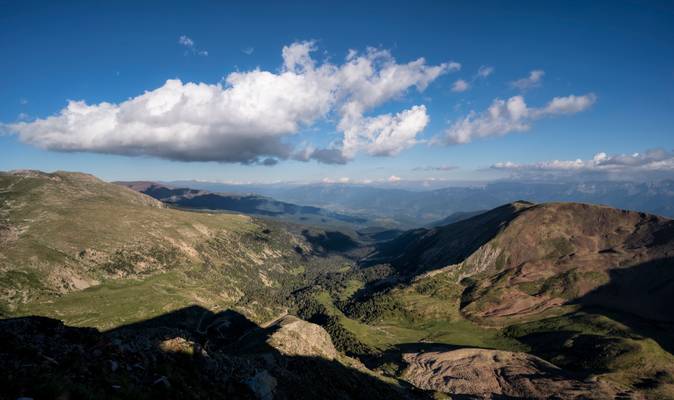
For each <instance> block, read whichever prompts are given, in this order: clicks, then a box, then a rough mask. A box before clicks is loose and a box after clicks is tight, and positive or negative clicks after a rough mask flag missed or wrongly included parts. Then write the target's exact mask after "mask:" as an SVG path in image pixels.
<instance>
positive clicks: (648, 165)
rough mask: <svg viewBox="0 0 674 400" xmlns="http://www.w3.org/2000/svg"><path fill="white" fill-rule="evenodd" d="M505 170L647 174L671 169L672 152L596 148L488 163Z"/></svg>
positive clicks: (520, 172)
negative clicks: (568, 156)
mask: <svg viewBox="0 0 674 400" xmlns="http://www.w3.org/2000/svg"><path fill="white" fill-rule="evenodd" d="M490 168H491V169H494V170H500V171H507V172H511V173H513V174H515V175H516V176H526V177H536V176H547V175H550V174H553V175H564V176H579V175H608V176H620V177H623V178H624V177H629V176H641V177H642V178H643V177H645V176H647V175H649V174H662V173H667V174H669V175H671V174H672V173H674V152H672V151H667V150H664V149H651V150H647V151H645V152H643V153H632V154H613V155H609V154H607V153H605V152H600V153H597V154H595V155H594V157H592V158H591V159H587V160H583V159H580V158H578V159H575V160H550V161H541V162H536V163H529V164H527V163H515V162H510V161H506V162H499V163H496V164H494V165H492V166H491V167H490Z"/></svg>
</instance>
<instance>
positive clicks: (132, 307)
mask: <svg viewBox="0 0 674 400" xmlns="http://www.w3.org/2000/svg"><path fill="white" fill-rule="evenodd" d="M0 210H1V211H0V226H1V227H2V228H1V229H0V232H2V233H1V236H0V242H1V243H2V246H1V247H0V305H1V306H2V310H3V313H5V314H8V315H26V314H38V315H48V316H55V317H58V318H60V319H62V320H64V321H66V322H67V323H70V324H75V325H80V326H96V327H100V328H110V327H113V326H116V325H118V324H121V323H125V322H130V321H134V320H140V319H143V318H147V317H150V316H153V315H157V314H159V313H162V312H167V311H170V309H175V308H178V307H182V306H185V305H189V304H200V305H203V306H205V307H207V308H209V309H222V308H226V307H237V308H238V309H240V310H241V311H242V312H245V313H247V314H248V315H249V316H250V317H251V318H253V319H255V320H258V321H262V320H265V319H267V318H270V317H272V316H274V315H277V314H278V313H279V312H282V310H283V309H284V308H285V306H284V305H283V303H282V301H281V300H283V299H284V298H285V296H286V294H285V293H286V292H287V291H288V290H291V289H292V288H293V287H294V286H295V285H299V284H301V282H303V281H304V280H305V279H306V277H307V276H311V274H313V273H318V271H315V268H313V267H310V266H309V265H312V266H316V265H317V267H316V268H322V269H328V270H329V269H330V268H331V267H332V266H333V263H332V262H330V260H329V258H328V259H327V261H326V260H325V259H326V257H324V259H323V261H321V263H317V262H311V258H312V256H311V251H312V250H311V245H310V244H309V243H307V242H306V240H305V239H304V237H303V236H301V235H297V234H292V233H289V232H288V231H286V230H285V229H283V228H282V227H281V226H279V225H278V224H274V223H270V222H264V221H260V220H256V219H252V218H250V217H247V216H243V215H233V214H209V213H195V212H185V211H180V210H174V209H170V208H166V207H164V206H163V205H162V204H161V203H160V202H158V201H156V200H154V199H152V198H150V197H148V196H145V195H142V194H139V193H137V192H134V191H132V190H130V189H127V188H123V187H120V186H117V185H113V184H109V183H106V182H103V181H100V180H98V179H96V178H95V177H93V176H90V175H85V174H78V173H66V172H57V173H53V174H45V173H41V172H34V171H26V172H18V173H2V174H0ZM334 266H335V268H338V267H340V266H341V265H340V263H339V262H335V263H334Z"/></svg>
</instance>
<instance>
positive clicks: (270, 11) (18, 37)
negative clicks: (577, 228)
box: [0, 1, 674, 182]
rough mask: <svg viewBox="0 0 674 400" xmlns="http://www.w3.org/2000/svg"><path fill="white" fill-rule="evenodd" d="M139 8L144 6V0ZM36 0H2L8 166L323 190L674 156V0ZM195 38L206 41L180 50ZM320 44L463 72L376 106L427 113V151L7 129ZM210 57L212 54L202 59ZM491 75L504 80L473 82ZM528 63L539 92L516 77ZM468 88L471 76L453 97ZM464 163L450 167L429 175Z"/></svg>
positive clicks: (334, 135) (321, 56) (1, 77)
mask: <svg viewBox="0 0 674 400" xmlns="http://www.w3.org/2000/svg"><path fill="white" fill-rule="evenodd" d="M138 3H139V2H138ZM335 4H336V3H334V2H305V3H301V2H293V3H292V4H281V2H246V3H245V4H230V3H226V2H186V1H161V2H143V3H142V4H137V2H130V1H128V2H127V1H121V2H109V3H105V4H103V3H99V2H63V3H57V2H47V1H45V2H37V1H25V2H15V1H0V54H2V59H3V61H2V62H0V105H2V107H0V123H3V128H2V129H3V132H4V133H3V134H1V135H0V169H1V170H8V169H17V168H34V169H42V170H48V171H50V170H57V169H61V170H79V171H86V172H90V173H94V174H96V175H98V176H100V177H102V178H104V179H108V180H117V179H124V180H132V179H152V180H155V179H156V180H173V179H203V180H223V181H246V182H247V181H251V182H270V181H319V180H321V179H324V178H329V179H338V178H340V177H349V178H350V179H352V180H359V179H360V180H363V179H367V180H386V179H388V178H389V177H391V176H396V177H401V178H402V179H410V180H417V179H419V180H421V179H427V178H436V179H448V180H480V179H494V178H497V177H501V176H504V174H506V175H507V174H508V173H510V172H511V171H503V170H496V169H494V168H490V166H492V165H494V164H496V163H502V162H506V161H510V162H512V163H516V164H518V165H530V164H532V163H539V162H548V161H551V160H576V159H582V160H590V159H592V157H593V156H594V155H595V154H597V153H599V152H606V153H607V154H608V155H609V156H612V155H620V154H625V155H630V154H633V153H635V152H642V153H643V152H644V151H646V150H648V149H663V150H664V151H665V155H664V156H662V157H660V156H659V157H660V158H658V160H665V161H667V160H669V158H668V157H669V156H670V155H671V150H672V149H674V128H673V127H674V3H672V2H637V1H621V2H617V1H615V2H614V1H610V2H599V1H597V2H585V1H564V2H510V3H506V2H491V1H471V2H437V1H429V2H397V1H386V2H367V4H363V3H362V2H352V3H345V4H340V5H339V6H338V7H336V6H335ZM183 35H185V36H187V37H189V38H190V39H191V40H192V41H193V43H194V45H193V46H192V47H191V48H190V47H186V46H184V45H181V44H180V43H179V38H180V37H181V36H183ZM307 40H313V41H315V47H316V51H314V53H313V56H314V58H315V59H316V60H317V61H318V62H321V61H324V60H328V61H329V62H332V63H335V64H337V65H340V64H341V63H343V62H344V58H345V56H346V54H347V53H348V51H349V49H357V50H359V51H360V52H363V51H365V49H366V48H367V47H369V46H371V47H376V48H379V49H386V50H389V51H390V53H391V55H392V56H393V57H394V58H395V59H396V61H397V62H398V63H407V62H410V61H413V60H416V59H417V58H419V57H424V58H425V59H426V62H427V64H428V65H438V64H440V63H445V62H449V61H455V62H458V63H461V70H460V71H456V72H447V73H445V74H443V75H441V76H439V77H438V78H437V79H434V80H433V81H432V82H431V83H430V84H429V86H428V88H427V89H426V90H424V91H423V92H418V91H417V90H415V89H414V88H411V89H409V90H407V91H404V93H402V94H401V95H399V96H394V98H392V99H390V100H388V101H386V102H384V103H382V104H381V105H379V106H377V107H376V108H374V109H372V110H369V111H368V113H367V114H366V115H380V114H384V113H393V114H395V113H397V112H400V111H402V110H404V109H408V108H410V107H412V106H414V105H419V104H423V105H425V106H426V109H427V113H428V116H429V117H430V122H429V123H428V124H427V125H426V126H425V128H424V129H423V130H422V131H421V132H420V133H419V134H418V135H417V140H419V141H420V142H422V143H419V144H417V145H415V146H412V147H410V148H406V149H404V150H402V151H401V152H400V153H399V154H397V155H391V156H384V157H381V156H371V155H367V154H364V153H359V154H357V155H356V156H355V157H354V158H353V159H351V160H349V162H347V163H346V164H344V165H334V164H322V163H319V162H317V161H308V162H303V161H294V160H280V161H279V162H278V163H277V164H276V165H273V166H263V165H242V164H238V163H230V162H194V161H192V162H184V161H171V160H165V159H158V158H154V157H152V156H143V155H141V156H124V155H109V154H99V153H90V152H58V151H53V150H46V149H41V148H38V147H36V146H33V145H30V144H27V143H23V142H22V141H21V139H20V138H19V136H18V135H17V133H16V132H15V131H14V130H13V129H12V128H11V124H13V123H15V122H17V121H19V120H25V121H28V122H30V121H34V120H35V119H43V118H46V117H48V116H50V115H54V114H57V113H59V112H60V110H61V109H63V108H64V107H66V105H67V100H84V101H86V102H87V104H98V103H100V102H110V103H120V102H124V101H126V100H127V99H129V98H133V97H136V96H138V95H141V94H142V93H143V92H145V91H151V90H154V89H157V88H159V87H161V86H162V85H164V83H165V82H166V80H168V79H180V80H181V81H182V82H183V83H186V82H203V83H208V84H216V83H218V82H222V79H223V78H224V77H226V76H227V75H228V74H230V73H232V72H236V71H240V72H247V71H251V70H254V69H255V68H260V69H261V70H266V71H270V72H279V71H280V69H281V67H282V65H283V59H282V57H281V50H282V48H283V47H284V46H288V45H291V44H292V43H295V42H301V41H307ZM200 52H208V55H200V54H199V53H200ZM481 66H492V67H493V68H494V72H493V74H491V75H490V76H488V77H486V78H483V79H475V78H474V77H475V74H476V73H477V71H478V69H479V68H480V67H481ZM532 70H543V71H545V75H544V77H543V79H542V82H541V83H540V85H539V86H538V87H533V88H531V89H529V90H526V91H520V90H518V89H516V88H514V87H512V85H511V84H510V83H511V82H513V81H515V80H517V79H521V78H525V77H527V76H528V74H529V73H530V71H532ZM457 79H464V80H466V81H470V82H471V88H470V89H469V90H467V91H464V92H460V93H457V92H454V91H452V85H453V83H454V82H455V81H456V80H457ZM587 93H593V94H594V95H596V102H595V103H594V104H592V105H591V106H590V107H588V108H587V109H584V110H583V111H582V112H577V113H573V114H572V115H560V116H551V117H549V118H547V117H546V118H540V119H537V120H534V121H532V122H531V123H530V128H529V129H528V130H527V131H526V132H510V133H507V134H503V135H502V134H501V133H498V134H494V135H491V136H489V137H484V138H475V139H473V140H472V141H471V142H470V143H466V144H451V145H438V144H435V145H431V144H428V143H425V142H426V141H429V140H431V139H432V138H434V137H436V136H441V135H443V132H445V131H446V130H447V129H448V127H449V126H450V125H451V123H452V122H453V121H457V120H459V119H461V118H464V117H465V116H466V115H467V114H468V113H469V112H470V111H471V110H474V111H476V112H481V111H484V110H485V109H486V108H487V107H489V105H490V104H491V103H492V102H493V101H494V99H508V98H511V97H513V96H517V95H522V96H524V99H525V100H526V104H527V105H528V106H529V107H544V106H545V105H546V104H547V103H548V102H549V101H550V100H551V99H552V98H554V97H563V96H569V95H577V96H578V95H584V94H587ZM336 120H337V117H336V116H335V115H334V114H333V113H331V114H330V115H329V116H328V117H327V118H321V119H320V120H318V121H316V122H315V123H312V124H311V125H310V126H304V127H302V128H301V129H300V130H299V131H298V132H297V133H295V134H292V135H288V136H287V137H285V138H284V141H288V142H289V143H292V144H294V145H299V143H301V142H305V141H310V142H311V143H312V144H315V145H316V146H319V147H326V146H330V145H331V143H334V142H335V141H339V140H340V139H341V137H342V133H341V132H340V131H339V129H338V128H337V122H336ZM440 166H455V167H457V168H455V169H451V170H446V168H444V169H445V170H431V169H432V168H424V167H440Z"/></svg>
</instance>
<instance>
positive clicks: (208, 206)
mask: <svg viewBox="0 0 674 400" xmlns="http://www.w3.org/2000/svg"><path fill="white" fill-rule="evenodd" d="M114 183H115V184H118V185H121V186H125V187H128V188H130V189H133V190H136V191H138V192H141V193H144V194H146V195H148V196H151V197H153V198H155V199H157V200H160V201H162V202H164V203H167V204H171V205H175V206H178V207H183V208H190V209H202V210H214V211H215V210H222V211H231V212H239V213H244V214H249V215H260V216H264V217H274V218H288V219H291V220H292V221H294V222H302V223H307V224H311V223H318V224H325V223H330V222H333V223H345V224H354V225H362V224H365V223H367V222H368V220H367V219H366V218H362V217H357V216H351V215H347V214H342V213H338V212H334V211H329V210H324V209H321V208H319V207H314V206H301V205H297V204H291V203H286V202H282V201H277V200H274V199H272V198H269V197H264V196H260V195H256V194H238V193H235V194H232V193H213V192H209V191H206V190H200V189H190V188H184V187H183V188H176V187H172V186H169V185H164V184H159V183H156V182H149V181H133V182H114Z"/></svg>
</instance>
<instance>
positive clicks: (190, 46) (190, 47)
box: [178, 35, 208, 56]
mask: <svg viewBox="0 0 674 400" xmlns="http://www.w3.org/2000/svg"><path fill="white" fill-rule="evenodd" d="M178 43H179V44H180V45H182V46H183V47H185V49H186V50H185V55H188V54H195V55H198V56H207V55H208V51H206V50H201V49H198V48H197V47H196V45H195V44H194V40H192V39H191V38H189V37H188V36H185V35H182V36H180V37H179V38H178Z"/></svg>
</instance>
